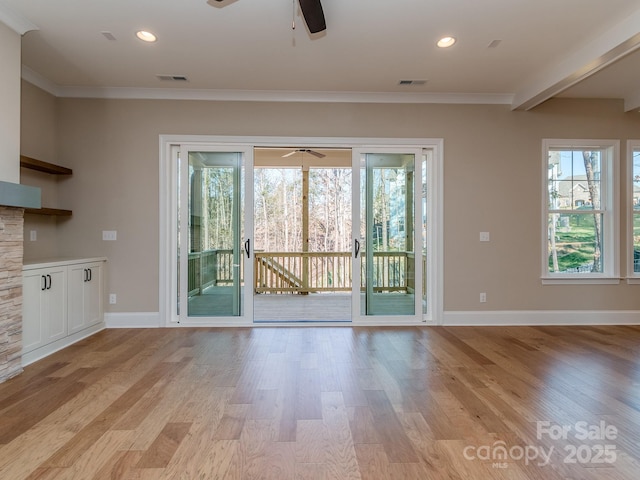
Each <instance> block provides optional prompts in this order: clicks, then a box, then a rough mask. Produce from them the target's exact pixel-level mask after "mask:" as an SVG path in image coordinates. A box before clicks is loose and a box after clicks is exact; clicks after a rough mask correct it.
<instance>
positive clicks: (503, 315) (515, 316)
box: [104, 310, 640, 328]
mask: <svg viewBox="0 0 640 480" xmlns="http://www.w3.org/2000/svg"><path fill="white" fill-rule="evenodd" d="M398 320H399V321H398V322H397V323H396V322H394V321H386V320H385V322H384V325H396V326H399V325H407V326H416V325H433V324H434V323H431V322H426V323H418V324H416V323H414V322H409V323H407V322H402V320H401V318H400V317H398ZM104 321H105V326H106V328H159V327H163V326H165V324H164V323H161V322H160V313H159V312H123V313H105V315H104ZM283 324H287V323H283ZM382 324H383V323H380V322H377V321H366V322H354V323H352V324H351V325H352V326H366V325H382ZM264 325H269V326H278V325H280V323H268V324H260V323H258V324H255V325H252V324H249V325H246V324H242V325H238V324H237V323H233V324H231V323H230V324H225V325H221V324H215V325H214V326H230V327H233V326H243V327H246V326H264ZM288 325H291V323H288ZM322 325H325V323H322ZM326 325H327V326H328V325H329V324H326ZM340 325H342V326H344V325H346V324H345V323H341V324H340ZM442 325H445V326H518V325H640V310H497V311H486V312H478V311H445V312H443V317H442ZM182 326H212V325H210V324H208V323H206V324H205V323H203V322H197V321H196V322H193V323H189V324H188V325H186V324H182Z"/></svg>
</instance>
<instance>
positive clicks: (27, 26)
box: [0, 4, 39, 36]
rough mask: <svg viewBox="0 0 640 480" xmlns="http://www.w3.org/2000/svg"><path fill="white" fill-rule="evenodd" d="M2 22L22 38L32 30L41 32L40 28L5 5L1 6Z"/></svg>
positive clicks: (0, 19) (0, 18) (0, 15)
mask: <svg viewBox="0 0 640 480" xmlns="http://www.w3.org/2000/svg"><path fill="white" fill-rule="evenodd" d="M0 22H2V23H4V24H5V25H6V26H7V27H9V28H10V29H11V30H13V31H14V32H16V33H17V34H18V35H20V36H22V35H24V34H25V33H27V32H29V31H31V30H39V28H38V27H37V26H36V25H34V24H33V23H31V22H30V21H29V20H27V19H26V18H24V17H23V16H22V15H19V14H17V13H16V12H14V11H13V10H10V9H9V8H8V7H6V6H5V5H2V4H0Z"/></svg>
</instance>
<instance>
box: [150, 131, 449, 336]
mask: <svg viewBox="0 0 640 480" xmlns="http://www.w3.org/2000/svg"><path fill="white" fill-rule="evenodd" d="M207 138H208V140H203V141H202V142H199V141H198V139H197V138H195V137H188V138H185V141H184V143H181V142H171V141H168V142H167V144H166V154H165V156H164V157H163V158H166V160H163V165H165V166H166V167H165V168H166V170H164V171H167V172H168V174H167V179H166V181H163V179H161V192H162V191H167V192H168V191H172V192H175V193H174V195H173V196H172V197H171V201H170V202H167V203H166V204H163V205H166V207H165V208H163V210H162V211H161V226H162V227H163V231H165V229H166V231H167V232H168V233H167V237H166V238H167V242H166V243H164V242H161V251H162V252H164V253H163V256H162V257H161V267H162V264H163V262H166V264H170V265H171V267H170V270H169V269H165V268H164V267H162V268H161V272H162V273H161V277H162V279H161V282H162V284H163V285H166V290H164V291H163V293H164V292H166V295H162V299H161V302H162V305H163V306H164V310H163V312H167V317H168V318H169V319H170V320H168V323H167V325H171V324H173V325H176V324H182V325H250V324H251V323H253V322H273V323H283V322H301V321H312V322H333V323H337V322H353V323H356V324H357V323H360V324H366V323H369V324H386V325H392V324H400V323H402V324H416V323H420V322H428V323H433V322H434V321H437V320H434V319H435V318H436V317H435V316H436V315H437V313H438V312H439V311H440V309H441V296H442V295H441V288H442V287H441V285H442V282H441V277H440V273H439V272H441V255H440V254H438V252H439V251H440V249H441V240H440V234H439V232H440V231H441V230H440V228H439V225H440V222H441V220H440V210H439V209H438V205H439V200H438V199H439V198H440V197H439V191H440V190H439V188H440V186H439V183H438V182H436V180H435V179H438V178H439V175H440V174H439V172H440V167H439V164H440V162H441V158H440V155H441V153H440V151H441V142H436V141H431V143H429V141H424V142H423V143H419V142H418V141H413V142H411V141H408V142H407V143H406V144H400V143H398V144H397V145H396V146H393V145H394V142H393V141H392V140H387V141H385V145H389V146H385V147H379V146H376V145H375V144H374V145H373V146H367V147H362V146H359V147H349V144H350V143H351V141H353V143H356V144H358V145H362V143H360V142H361V141H362V140H361V139H360V140H358V139H353V140H350V139H340V141H336V140H335V139H328V140H322V141H321V140H318V141H317V145H320V146H318V147H314V148H311V147H306V146H305V147H304V148H302V147H300V148H298V147H297V146H298V145H310V144H311V143H306V144H305V143H303V140H304V139H296V138H284V139H277V140H272V139H269V138H266V139H265V138H262V139H260V141H259V142H258V141H256V142H255V143H252V142H250V141H249V140H247V139H242V140H244V141H240V140H238V143H235V142H234V143H223V142H220V143H218V142H216V141H215V140H216V138H215V137H207ZM229 141H230V142H231V141H232V140H229ZM188 142H192V143H188ZM256 144H258V145H261V146H260V147H256ZM282 145H294V146H295V147H283V146H282ZM422 145H424V146H422ZM292 152H293V153H292ZM254 199H255V200H254ZM254 239H255V240H256V242H254ZM164 245H167V246H168V247H170V248H167V247H165V246H164ZM163 259H164V260H163ZM165 270H167V272H168V274H165V273H164V272H165Z"/></svg>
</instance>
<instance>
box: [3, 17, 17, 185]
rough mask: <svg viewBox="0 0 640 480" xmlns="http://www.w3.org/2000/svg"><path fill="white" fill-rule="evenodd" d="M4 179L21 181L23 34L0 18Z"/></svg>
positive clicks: (4, 180)
mask: <svg viewBox="0 0 640 480" xmlns="http://www.w3.org/2000/svg"><path fill="white" fill-rule="evenodd" d="M0 65H2V68H0V181H3V182H11V183H20V163H19V157H20V140H19V139H20V68H21V66H20V35H18V34H17V33H16V32H14V31H13V30H11V29H10V28H9V27H7V26H6V25H5V24H4V23H2V22H0Z"/></svg>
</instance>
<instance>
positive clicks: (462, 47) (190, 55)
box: [0, 0, 640, 110]
mask: <svg viewBox="0 0 640 480" xmlns="http://www.w3.org/2000/svg"><path fill="white" fill-rule="evenodd" d="M293 1H295V2H296V7H295V15H294V5H293ZM322 5H323V8H324V13H325V17H326V23H327V30H326V32H323V33H320V34H316V35H310V34H309V33H308V31H307V29H306V27H305V24H304V21H303V20H302V18H301V17H300V14H299V8H298V6H297V0H225V1H224V2H222V3H219V2H216V1H215V0H209V2H207V0H91V1H88V0H0V21H3V22H4V23H6V24H7V25H9V26H11V27H12V28H14V29H15V30H17V31H19V32H20V33H22V32H24V31H26V33H24V36H23V42H22V55H23V65H24V67H25V68H24V73H23V76H24V77H25V78H26V79H28V80H30V81H32V82H34V83H36V84H38V85H40V86H41V87H43V88H45V89H47V90H48V91H50V92H52V93H54V94H55V95H58V96H104V97H122V98H131V97H139V98H163V97H167V98H169V97H170V98H222V99H224V98H229V99H256V100H260V99H263V100H267V99H274V100H311V101H338V100H346V101H401V102H468V103H505V104H511V105H512V107H513V108H533V107H535V106H536V105H538V104H540V103H541V102H543V101H545V100H546V99H548V98H551V97H553V96H558V95H561V96H572V97H576V96H577V97H602V98H620V99H624V100H625V110H632V109H637V108H640V53H634V52H635V50H636V49H637V48H639V47H640V2H638V0H393V1H382V0H348V1H345V0H322ZM293 18H295V22H296V29H295V30H292V28H291V24H292V19H293ZM139 29H145V30H150V31H153V32H154V33H155V34H156V35H157V36H158V41H157V42H156V43H154V44H144V43H142V42H141V41H139V40H137V39H136V38H135V36H134V33H135V31H136V30H139ZM104 31H108V32H111V34H112V35H113V36H114V37H115V38H116V40H113V41H112V40H108V39H106V38H105V37H104V35H103V34H101V32H104ZM444 35H453V36H455V37H457V39H458V42H457V43H456V45H454V46H453V47H451V48H449V49H439V48H437V47H436V46H435V43H436V41H437V39H438V38H439V37H441V36H444ZM494 40H500V41H501V42H500V43H499V45H498V46H497V47H495V48H489V44H490V43H491V42H492V41H494ZM158 74H164V75H185V76H186V77H187V78H188V82H170V81H161V80H159V79H158V78H157V77H156V75H158ZM407 79H413V80H427V82H426V84H424V85H421V86H399V85H398V82H399V81H400V80H407Z"/></svg>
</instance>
